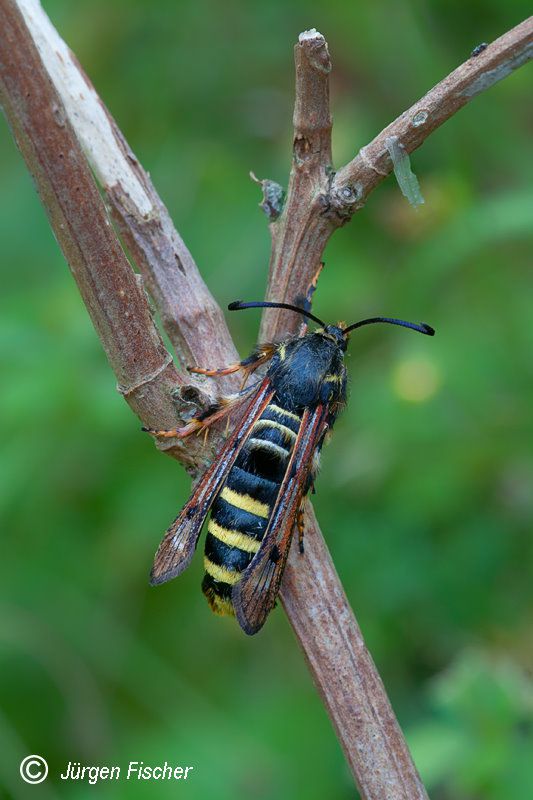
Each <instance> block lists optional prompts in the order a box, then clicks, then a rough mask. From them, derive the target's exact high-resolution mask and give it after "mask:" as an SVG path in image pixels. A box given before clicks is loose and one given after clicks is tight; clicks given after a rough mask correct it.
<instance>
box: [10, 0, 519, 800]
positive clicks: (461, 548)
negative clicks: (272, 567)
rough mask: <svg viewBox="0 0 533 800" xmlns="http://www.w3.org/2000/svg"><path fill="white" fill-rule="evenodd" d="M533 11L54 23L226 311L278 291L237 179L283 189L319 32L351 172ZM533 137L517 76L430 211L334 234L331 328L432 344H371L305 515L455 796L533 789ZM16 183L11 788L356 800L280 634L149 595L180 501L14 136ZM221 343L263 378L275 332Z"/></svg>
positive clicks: (437, 157) (251, 203) (453, 131)
mask: <svg viewBox="0 0 533 800" xmlns="http://www.w3.org/2000/svg"><path fill="white" fill-rule="evenodd" d="M528 5H529V4H528V3H526V2H525V1H522V0H508V2H506V3H504V4H502V3H501V2H496V0H488V1H487V0H486V1H485V2H479V1H478V0H470V1H469V2H456V1H453V2H450V1H449V0H446V1H445V0H440V1H438V2H431V3H430V2H427V0H426V2H424V0H409V1H408V2H407V1H404V2H401V1H399V0H390V2H383V1H381V0H380V1H379V2H377V1H376V2H374V3H373V4H362V3H348V2H340V0H330V2H329V3H328V4H327V5H326V4H325V3H321V2H316V0H306V2H303V0H297V1H293V2H290V3H287V2H283V0H269V2H268V3H250V2H245V0H226V2H225V3H224V4H222V3H217V2H215V0H196V2H193V1H192V0H180V2H170V0H157V1H156V2H153V1H152V2H149V0H113V1H112V2H109V0H105V1H104V0H77V2H76V3H71V2H68V0H49V2H46V3H45V7H46V9H47V11H48V13H49V14H50V16H51V18H52V20H53V21H54V23H55V24H56V25H57V27H58V28H59V30H60V32H61V33H62V35H63V36H64V37H65V38H66V40H67V42H68V43H69V44H70V45H71V47H72V48H73V49H74V51H75V52H76V54H77V56H78V57H79V59H80V61H81V63H82V64H83V65H84V67H85V69H86V70H87V72H88V74H89V75H90V77H91V78H92V80H93V81H94V83H95V85H96V87H97V89H98V91H99V92H100V93H101V95H102V97H103V99H104V101H105V102H106V103H107V105H108V107H109V108H110V110H111V112H112V113H113V115H114V116H115V118H116V119H117V121H118V123H119V125H120V127H121V128H122V130H123V131H124V133H125V135H126V137H127V139H128V141H129V143H130V144H131V146H132V148H133V150H134V151H135V153H136V154H137V156H138V157H139V158H140V160H141V161H142V163H143V164H144V166H145V167H146V168H147V169H148V170H149V171H150V173H151V175H152V178H153V180H154V183H155V185H156V186H157V188H158V189H159V191H160V192H161V194H162V196H163V198H164V200H165V202H166V203H167V204H168V207H169V209H170V212H171V214H172V216H173V218H174V220H175V222H176V224H177V226H178V228H179V230H180V232H181V233H182V235H183V237H184V238H185V240H186V242H187V244H188V246H189V247H190V249H191V250H192V252H193V254H194V255H195V258H196V260H197V262H198V264H199V266H200V269H201V270H202V273H203V275H204V277H205V279H206V281H207V283H208V284H209V286H210V288H211V290H212V292H213V293H214V295H215V296H216V298H217V299H218V300H219V301H220V303H221V304H227V303H228V301H230V300H233V299H235V297H243V298H249V299H254V298H260V297H262V296H263V292H264V286H265V274H266V265H267V262H268V253H269V236H268V230H267V225H266V220H265V218H264V217H263V216H262V214H261V212H260V210H259V209H258V207H257V203H258V201H259V193H258V190H257V187H256V186H255V185H254V184H252V183H251V181H250V180H249V178H248V172H249V170H250V169H253V170H254V171H255V172H256V173H257V174H258V175H259V176H260V177H266V176H267V177H270V178H273V179H275V180H278V181H279V182H281V183H283V184H285V183H286V179H287V172H288V168H289V158H290V142H291V126H290V119H291V111H292V110H291V104H292V96H293V68H292V47H293V43H294V42H295V40H296V38H297V35H298V33H299V32H300V31H301V30H304V29H306V28H309V27H312V26H315V27H317V28H318V29H319V30H320V31H321V32H323V33H324V34H325V36H326V38H327V39H328V42H329V46H330V52H331V55H332V58H333V62H334V73H333V75H332V104H333V112H334V120H335V128H334V157H335V163H336V164H337V165H340V164H342V163H344V162H345V161H347V160H349V159H350V158H351V157H352V155H353V154H354V153H355V152H356V151H357V149H358V148H359V147H360V146H362V145H363V144H365V143H366V142H367V141H368V140H369V139H371V138H372V136H373V135H374V134H375V133H377V132H378V131H379V130H380V129H381V128H382V127H383V126H384V125H385V124H386V123H388V122H389V121H390V120H391V119H393V118H394V117H395V116H396V115H397V114H399V113H400V112H401V111H403V110H404V109H405V108H406V107H408V106H409V105H410V104H411V103H412V102H413V101H415V100H416V99H417V98H418V97H420V96H421V95H422V94H423V93H424V92H425V91H426V90H427V89H429V88H430V87H431V86H432V85H433V84H434V83H436V82H437V81H438V80H440V79H441V78H442V77H443V76H444V75H446V74H447V73H448V72H450V71H451V70H452V69H454V68H455V66H456V65H458V64H459V63H461V62H462V61H463V60H465V59H466V58H467V57H468V55H469V53H470V51H471V50H472V48H473V47H474V46H475V45H477V44H478V43H479V42H481V41H491V40H492V39H494V38H496V37H497V36H498V35H500V34H501V33H503V32H504V31H505V30H507V29H508V28H510V27H512V26H513V25H515V24H516V23H517V22H519V21H520V20H521V19H523V18H524V17H525V16H527V14H528V10H529V9H528ZM532 127H533V106H532V104H531V71H530V70H528V69H527V68H523V69H521V70H519V71H518V72H517V73H516V74H514V75H512V76H511V77H509V78H507V79H506V80H505V81H503V82H502V83H500V84H498V85H497V86H495V87H494V88H492V89H491V90H490V91H489V92H487V93H486V94H483V95H482V96H480V97H479V98H477V99H476V100H475V101H474V102H473V103H472V104H471V105H469V106H468V107H467V108H466V109H464V110H462V111H461V112H460V113H459V114H457V115H456V116H455V117H454V118H453V119H452V120H451V121H449V122H448V123H446V125H445V126H444V127H443V128H441V129H439V130H438V131H437V132H436V133H434V134H433V135H432V136H431V137H430V139H429V140H428V142H427V143H426V144H425V145H424V146H423V148H422V149H421V150H420V151H418V152H417V153H415V154H414V157H413V167H414V169H415V171H416V173H417V175H418V177H419V180H420V184H421V189H422V192H423V194H424V197H425V200H426V204H425V206H423V207H422V208H421V209H420V210H418V211H414V210H413V209H412V208H411V207H410V206H409V205H408V204H407V202H406V201H405V200H404V198H403V197H402V196H401V194H400V191H399V189H398V187H397V185H396V184H395V182H394V180H392V179H389V180H387V181H386V182H385V183H384V184H383V185H382V186H381V187H379V189H378V190H377V191H376V192H375V193H374V194H373V195H372V197H371V198H370V201H369V202H368V205H367V207H366V208H365V209H364V210H363V211H362V212H361V213H360V214H358V215H357V217H356V218H355V219H354V220H353V221H352V222H351V224H350V225H348V226H347V227H345V228H344V229H342V230H341V231H339V232H338V233H336V234H335V236H334V238H333V240H332V242H331V244H330V246H329V247H328V249H327V252H326V261H327V268H326V270H325V272H324V274H323V277H322V279H321V282H320V285H319V289H318V292H317V294H316V298H315V306H314V307H315V311H316V313H317V314H319V315H320V316H322V317H325V318H326V319H331V320H336V319H338V318H343V319H349V320H355V319H358V318H360V317H362V316H370V315H374V314H390V315H395V316H402V317H405V318H407V319H414V320H420V319H423V320H427V322H429V323H431V324H432V325H434V326H435V328H436V329H437V336H436V337H435V339H433V340H429V339H426V338H424V337H419V336H415V335H412V334H410V333H408V332H405V331H399V330H394V329H390V328H385V327H383V328H379V327H377V328H376V329H365V330H364V331H361V332H360V333H358V334H357V336H356V337H354V338H353V341H352V345H351V351H350V355H349V360H348V367H349V371H350V375H351V400H350V404H349V407H348V410H347V411H346V413H345V415H344V417H343V418H342V420H341V421H339V423H338V427H337V431H336V436H335V437H334V438H333V441H332V443H331V445H330V446H329V448H327V451H326V452H325V454H324V459H323V469H322V474H321V476H320V480H319V483H318V494H317V496H316V509H317V513H318V517H319V519H320V521H321V523H322V526H323V530H324V531H325V533H326V536H327V539H328V542H329V546H330V548H331V551H332V554H333V557H334V560H335V563H336V565H337V568H338V571H339V573H340V576H341V578H342V580H343V582H344V585H345V587H346V591H347V594H348V597H349V599H350V601H351V603H352V605H353V607H354V609H355V611H356V614H357V616H358V619H359V621H360V623H361V626H362V629H363V632H364V635H365V637H366V641H367V643H368V646H369V648H370V650H371V652H372V654H373V656H374V658H375V660H376V662H377V665H378V667H379V670H380V672H381V674H382V676H383V679H384V682H385V685H386V687H387V689H388V691H389V694H390V697H391V699H392V703H393V706H394V708H395V710H396V712H397V714H398V717H399V720H400V723H401V725H402V727H403V729H404V731H405V732H406V735H407V737H408V740H409V743H410V745H411V747H412V750H413V753H414V756H415V759H416V763H417V765H418V767H419V769H420V771H421V774H422V777H423V779H424V780H425V782H426V784H427V786H428V789H429V791H430V793H431V796H432V797H433V798H437V800H452V799H453V800H479V799H481V798H483V800H501V799H502V798H506V800H519V799H520V800H521V799H522V798H524V800H526V798H528V799H529V798H531V797H533V764H532V762H533V758H532V752H533V717H532V706H533V699H532V688H531V683H530V682H529V674H528V673H529V671H530V670H531V666H532V651H533V644H532V617H531V606H532V603H531V600H532V592H531V567H530V565H531V556H532V545H531V531H532V528H533V525H532V523H533V491H532V488H533V452H532V450H533V448H532V439H533V436H532V434H533V422H532V415H531V409H532V406H533V380H532V377H533V376H532V360H531V353H532V348H533V328H532V325H531V317H532V314H531V310H532V292H533V276H532V273H531V270H530V262H531V229H532V219H533V188H532V187H533V183H532V178H533V162H532V159H531V134H532ZM0 174H1V176H2V179H1V185H0V192H1V199H2V212H1V214H0V248H1V251H0V252H1V256H0V262H1V264H2V292H1V316H0V348H1V350H0V352H1V375H2V391H1V393H0V425H1V429H2V430H1V437H0V447H1V474H2V480H1V485H0V515H1V516H0V518H1V523H0V524H1V529H2V534H3V539H4V544H3V551H2V552H3V557H2V578H1V586H2V588H1V595H0V597H1V604H0V616H1V624H0V631H1V635H0V647H1V650H0V664H1V673H2V681H1V687H0V708H1V711H0V752H1V753H2V755H1V757H0V784H1V785H2V787H3V789H2V791H3V795H2V796H3V797H9V798H15V800H18V798H26V797H29V796H30V795H31V796H32V797H34V798H45V800H53V798H58V797H61V798H63V797H66V798H76V800H77V799H78V798H85V797H87V796H88V795H89V794H91V787H88V786H87V785H86V784H81V783H77V784H76V783H64V782H61V781H58V780H57V774H58V771H60V770H62V769H64V768H65V766H66V763H67V762H68V761H69V760H73V761H81V762H83V763H86V764H95V763H98V764H104V763H105V764H110V765H113V764H120V765H124V764H127V762H128V761H129V760H143V761H144V762H145V764H158V763H161V762H162V761H164V760H165V759H166V760H168V761H169V762H171V763H175V764H182V765H192V766H194V772H193V773H192V774H191V778H190V779H189V780H188V782H187V784H179V785H178V787H176V785H175V784H174V783H170V784H169V783H161V782H159V783H156V782H151V783H149V784H143V783H142V782H138V783H137V782H133V783H132V782H129V783H127V782H123V781H121V782H120V783H115V784H108V785H106V784H104V783H102V784H99V785H98V788H97V789H96V793H97V796H98V797H102V798H122V797H124V798H137V797H145V796H146V795H147V794H148V793H149V794H150V796H151V797H155V798H170V797H174V795H175V793H176V791H178V793H179V792H182V793H183V796H184V797H185V796H186V797H187V798H189V799H190V800H196V799H197V798H198V799H200V800H204V799H206V798H211V797H213V798H216V800H226V798H228V800H229V798H232V800H233V798H239V799H240V798H253V799H254V800H255V799H257V800H263V798H265V799H266V798H281V799H282V800H284V799H285V798H305V799H306V800H314V799H315V798H316V799H317V800H318V798H323V797H328V798H333V800H337V799H338V800H341V799H344V798H350V797H354V789H353V784H352V781H351V778H350V775H349V773H348V770H347V768H346V766H345V763H344V759H343V756H342V753H341V751H340V748H339V746H338V744H337V742H336V739H335V736H334V733H333V731H332V728H331V725H330V722H329V720H328V717H327V715H326V713H325V711H324V709H323V708H322V706H321V703H320V700H319V699H318V697H317V694H316V692H315V690H314V688H313V686H312V683H311V680H310V677H309V674H308V672H307V669H306V666H305V664H304V660H303V658H302V655H301V653H300V652H299V650H298V647H297V645H296V643H295V640H294V637H293V635H292V633H291V630H290V628H289V625H288V623H287V621H286V619H285V617H284V614H283V613H282V611H280V610H278V611H276V612H275V613H273V614H272V616H271V618H270V619H269V622H268V625H266V627H265V629H264V631H263V632H262V633H261V635H260V636H258V637H255V638H250V639H249V638H246V637H245V636H244V635H243V634H242V633H241V632H240V630H239V629H238V628H237V627H236V625H235V624H234V623H233V622H232V621H228V620H221V619H218V618H216V617H214V616H212V615H211V614H210V613H209V611H208V608H207V606H206V603H205V600H204V598H203V596H202V595H201V593H200V589H199V583H200V580H201V573H202V565H201V561H202V559H201V558H197V559H196V560H195V562H194V564H193V566H192V567H191V568H190V569H189V570H188V571H187V572H186V573H185V574H184V575H183V576H182V577H181V578H180V579H179V580H177V581H174V582H171V583H170V584H168V585H166V586H164V587H161V588H159V589H157V590H155V589H150V588H149V587H148V583H147V573H148V570H149V567H150V564H151V559H152V555H153V551H154V549H155V547H156V545H157V544H158V542H159V539H160V536H161V533H162V531H163V530H164V528H165V527H166V525H167V524H168V522H169V520H170V519H172V518H173V516H174V515H175V514H176V512H177V510H178V509H179V508H180V507H181V505H182V504H183V503H184V501H185V500H186V498H187V494H188V486H189V484H188V480H187V478H186V475H185V473H184V472H183V470H182V469H181V468H180V467H179V465H177V464H176V463H174V462H172V461H171V460H170V459H165V458H163V457H162V456H161V455H159V454H158V453H157V452H156V450H155V448H154V447H153V445H152V443H151V441H150V440H149V439H148V438H147V437H146V436H144V435H142V434H141V433H140V431H139V423H138V420H137V419H136V418H134V417H133V415H132V414H131V412H130V411H129V410H128V408H127V406H126V404H125V403H124V402H123V400H122V399H121V398H120V397H119V395H118V394H117V393H116V391H115V388H114V387H115V381H114V378H113V375H112V373H111V371H110V369H109V367H108V365H107V363H106V360H105V358H104V355H103V352H102V350H101V348H100V345H99V342H98V340H97V338H96V335H95V334H94V332H93V330H92V328H91V325H90V322H89V318H88V316H87V314H86V312H85V309H84V307H83V305H82V303H81V300H80V298H79V296H78V292H77V289H76V286H75V284H74V282H73V280H72V278H71V277H70V274H69V272H68V269H67V268H66V265H65V264H64V261H63V258H62V256H61V253H60V252H59V250H58V247H57V245H56V242H55V240H54V238H53V236H52V234H51V232H50V229H49V226H48V223H47V220H46V218H45V214H44V212H43V210H42V208H41V206H40V204H39V201H38V199H37V197H36V194H35V192H34V188H33V185H32V182H31V179H30V177H29V176H28V174H27V172H26V168H25V166H24V164H23V162H22V159H21V158H20V156H19V154H18V152H17V151H16V149H15V146H14V144H13V142H12V140H11V136H10V134H9V131H8V128H7V126H6V125H5V124H3V123H2V129H1V133H0ZM229 322H230V325H231V329H232V331H233V332H234V334H235V337H236V340H237V342H238V344H239V348H240V350H241V352H242V353H243V354H246V353H247V352H248V351H249V350H250V348H251V346H252V344H253V342H254V336H255V334H256V330H257V324H258V317H257V316H256V315H255V314H254V313H253V312H250V313H249V314H243V315H236V316H232V317H231V319H230V320H229ZM28 753H40V754H42V755H44V756H45V757H46V758H47V759H48V761H49V764H50V771H51V774H52V778H51V779H50V780H48V781H47V782H46V783H44V784H42V785H41V786H39V787H26V786H25V785H24V784H23V783H22V781H21V780H20V778H19V775H18V763H19V761H20V759H21V758H22V757H23V756H25V755H27V754H28ZM54 776H55V777H54ZM91 796H95V793H94V792H92V794H91Z"/></svg>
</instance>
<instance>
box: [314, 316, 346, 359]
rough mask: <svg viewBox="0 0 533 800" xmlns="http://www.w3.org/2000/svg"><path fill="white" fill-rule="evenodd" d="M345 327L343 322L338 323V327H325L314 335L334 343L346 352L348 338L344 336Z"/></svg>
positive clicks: (318, 329)
mask: <svg viewBox="0 0 533 800" xmlns="http://www.w3.org/2000/svg"><path fill="white" fill-rule="evenodd" d="M344 327H345V325H344V323H343V322H338V323H337V324H336V325H323V326H322V327H321V328H317V329H316V331H314V333H315V334H316V335H318V336H323V337H324V339H329V340H330V341H332V342H334V343H335V344H336V345H337V346H338V347H340V349H341V350H342V351H343V352H344V351H345V350H346V348H347V347H348V337H347V336H345V334H344Z"/></svg>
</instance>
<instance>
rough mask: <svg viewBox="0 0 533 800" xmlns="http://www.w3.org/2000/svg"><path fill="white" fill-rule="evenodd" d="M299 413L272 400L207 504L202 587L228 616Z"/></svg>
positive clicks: (292, 439)
mask: <svg viewBox="0 0 533 800" xmlns="http://www.w3.org/2000/svg"><path fill="white" fill-rule="evenodd" d="M299 425H300V417H299V416H298V415H297V414H294V413H292V412H289V411H285V410H284V409H283V408H281V407H280V406H278V405H275V404H274V403H271V404H270V405H269V406H267V408H266V409H265V411H264V412H263V414H262V415H261V417H260V418H259V419H258V420H257V422H256V423H255V425H254V427H253V429H252V432H251V434H250V436H249V438H248V439H247V441H246V443H245V445H244V446H243V448H242V450H241V452H240V453H239V456H238V457H237V460H236V462H235V465H234V466H233V467H232V469H231V470H230V472H229V475H228V477H227V479H226V482H225V484H224V486H223V488H222V490H221V492H220V493H219V495H218V496H217V498H216V500H215V501H214V503H213V506H212V508H211V515H210V519H209V523H208V526H207V538H206V543H205V559H204V566H205V576H204V580H203V583H202V590H203V592H204V594H205V595H206V597H207V599H208V602H209V605H210V606H211V608H212V610H213V611H215V612H216V613H217V614H233V613H234V612H233V605H232V603H231V591H232V588H233V586H234V585H235V584H236V583H237V582H238V581H239V580H240V577H241V573H242V572H243V571H244V570H245V569H246V567H247V566H248V565H249V564H250V562H251V560H252V558H253V557H254V555H255V553H257V551H258V550H259V546H260V544H261V541H262V539H263V536H264V533H265V531H266V528H267V525H268V520H269V518H270V514H271V511H272V508H273V506H274V503H275V501H276V498H277V496H278V492H279V487H280V484H281V481H282V480H283V476H284V474H285V469H286V466H287V462H288V459H289V457H290V453H291V450H292V447H293V444H294V442H295V441H296V434H297V432H298V428H299Z"/></svg>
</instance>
